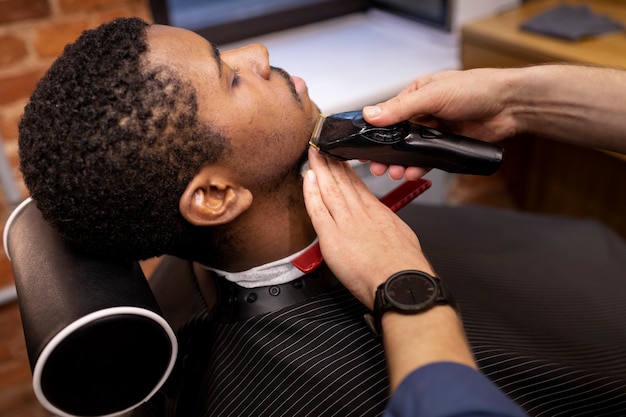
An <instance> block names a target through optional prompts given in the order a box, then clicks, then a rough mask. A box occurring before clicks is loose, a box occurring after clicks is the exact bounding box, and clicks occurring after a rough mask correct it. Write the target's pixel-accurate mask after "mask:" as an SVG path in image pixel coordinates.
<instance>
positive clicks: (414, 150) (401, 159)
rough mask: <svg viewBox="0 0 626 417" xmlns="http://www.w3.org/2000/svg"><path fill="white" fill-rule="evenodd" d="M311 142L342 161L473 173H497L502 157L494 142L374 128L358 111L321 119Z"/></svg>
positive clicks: (408, 127)
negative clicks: (370, 162) (371, 162)
mask: <svg viewBox="0 0 626 417" xmlns="http://www.w3.org/2000/svg"><path fill="white" fill-rule="evenodd" d="M309 144H310V145H311V146H312V147H314V148H315V149H317V150H319V151H320V152H321V153H323V154H326V155H328V156H331V157H334V158H336V159H339V160H343V161H345V160H349V159H363V160H370V161H376V162H381V163H384V164H388V165H403V166H407V167H408V166H418V167H424V168H437V169H441V170H443V171H447V172H453V173H460V174H474V175H491V174H493V173H495V172H496V171H497V170H498V168H500V164H501V163H502V155H503V149H502V148H501V147H500V146H497V145H494V144H492V143H487V142H483V141H480V140H477V139H472V138H468V137H465V136H460V135H455V134H452V133H445V132H441V131H439V130H436V129H433V128H430V127H426V126H422V125H417V124H412V123H409V122H402V123H398V124H395V125H392V126H386V127H377V126H373V125H371V124H369V123H367V122H366V121H365V120H364V119H363V116H362V114H361V112H360V111H351V112H345V113H338V114H334V115H331V116H327V117H326V116H324V115H320V119H319V120H318V122H317V125H316V126H315V129H314V130H313V134H312V135H311V140H310V141H309Z"/></svg>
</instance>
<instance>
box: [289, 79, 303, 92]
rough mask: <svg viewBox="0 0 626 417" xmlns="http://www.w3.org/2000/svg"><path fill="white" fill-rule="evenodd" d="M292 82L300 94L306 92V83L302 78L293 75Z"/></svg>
mask: <svg viewBox="0 0 626 417" xmlns="http://www.w3.org/2000/svg"><path fill="white" fill-rule="evenodd" d="M291 82H292V83H293V85H294V86H295V88H296V91H297V92H298V94H302V93H303V92H304V91H306V82H305V81H304V80H303V79H302V78H300V77H296V76H295V75H292V76H291Z"/></svg>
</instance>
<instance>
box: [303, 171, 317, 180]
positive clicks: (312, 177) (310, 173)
mask: <svg viewBox="0 0 626 417" xmlns="http://www.w3.org/2000/svg"><path fill="white" fill-rule="evenodd" d="M305 176H306V179H307V181H309V182H315V172H313V170H312V169H309V170H308V171H307V172H306V175H305Z"/></svg>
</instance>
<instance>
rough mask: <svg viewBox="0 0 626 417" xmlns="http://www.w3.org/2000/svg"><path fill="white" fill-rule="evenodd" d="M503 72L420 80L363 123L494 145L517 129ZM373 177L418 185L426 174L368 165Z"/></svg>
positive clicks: (368, 113)
mask: <svg viewBox="0 0 626 417" xmlns="http://www.w3.org/2000/svg"><path fill="white" fill-rule="evenodd" d="M506 73H507V71H506V70H493V69H474V70H467V71H443V72H439V73H435V74H432V75H428V76H424V77H420V78H418V79H416V80H415V81H413V82H412V83H411V84H409V85H408V86H407V87H406V88H405V89H404V90H402V91H401V92H400V93H399V94H398V95H397V96H396V97H393V98H391V99H389V100H387V101H386V102H383V103H380V104H377V105H375V106H367V107H365V108H364V109H363V117H364V118H365V120H366V121H367V122H368V123H370V124H373V125H375V126H388V125H391V124H394V123H398V122H401V121H405V120H409V121H411V122H413V123H417V124H423V125H426V126H430V127H434V128H436V129H441V130H445V131H449V132H453V133H457V134H460V135H464V136H469V137H472V138H477V139H482V140H485V141H488V142H495V141H498V140H500V139H503V138H506V137H511V136H514V135H515V134H516V133H517V131H519V128H518V127H517V126H516V121H515V119H514V117H513V114H512V113H513V112H512V111H511V107H510V106H508V105H506V104H505V103H507V101H506V99H507V98H508V97H509V95H510V94H509V93H510V91H511V86H510V85H509V84H510V83H509V82H508V81H509V80H510V78H509V77H506ZM370 171H371V172H372V174H374V175H377V176H380V175H383V174H384V173H385V172H387V171H388V175H389V177H390V178H392V179H396V180H397V179H401V178H402V177H404V178H405V179H407V180H416V179H418V178H420V177H421V176H423V175H424V174H425V173H426V172H427V170H425V169H423V168H420V167H402V166H397V165H392V166H388V165H385V164H381V163H379V162H370Z"/></svg>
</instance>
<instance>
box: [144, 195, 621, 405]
mask: <svg viewBox="0 0 626 417" xmlns="http://www.w3.org/2000/svg"><path fill="white" fill-rule="evenodd" d="M399 215H400V216H401V217H402V218H403V219H404V220H405V221H406V222H407V223H408V224H409V225H410V226H411V227H412V228H413V229H414V230H415V231H416V233H417V235H418V236H419V238H420V242H421V244H422V247H423V249H424V252H425V253H426V254H427V255H428V257H429V259H430V261H431V262H432V264H433V266H434V268H435V270H436V271H437V272H438V275H440V276H441V277H442V279H443V280H444V281H445V282H446V284H447V285H448V287H449V288H450V289H451V291H452V293H453V294H454V297H455V299H456V301H457V304H458V306H459V309H460V313H461V316H462V319H463V322H464V327H465V329H466V334H467V337H468V340H469V342H470V345H471V347H472V350H473V352H474V355H475V357H476V359H477V361H478V364H479V367H480V369H481V371H482V372H483V373H485V375H487V377H489V378H490V379H491V380H492V381H493V382H494V383H495V384H496V385H497V386H498V387H499V388H500V389H501V390H502V391H504V392H505V393H506V394H507V395H509V396H510V397H511V398H512V399H514V400H515V401H516V402H517V403H518V404H519V405H520V406H521V407H522V408H523V409H524V410H525V411H526V412H527V413H528V414H529V415H531V416H546V417H547V416H550V417H552V416H557V415H562V416H595V417H597V416H623V415H625V410H626V360H624V358H626V244H625V243H624V241H623V240H622V239H621V238H620V237H619V236H617V235H616V234H615V233H613V232H612V231H610V230H609V229H607V228H606V227H604V226H603V225H601V224H599V223H597V222H595V221H590V220H580V219H568V218H558V217H547V216H534V215H529V214H521V213H516V212H512V211H502V210H496V209H488V208H479V207H454V208H453V207H438V206H419V205H409V206H407V207H406V208H405V209H403V210H402V211H400V212H399ZM328 273H329V272H328V271H327V269H325V268H324V267H322V269H320V270H318V271H317V272H316V273H315V274H322V275H324V274H328ZM324 276H325V277H326V281H325V282H327V283H332V282H333V280H332V279H331V277H332V275H330V278H329V276H328V275H324ZM314 278H315V277H307V278H306V280H309V279H314ZM216 282H221V284H219V285H216V288H217V289H218V292H220V291H221V292H222V294H224V293H226V294H228V295H227V298H230V301H229V302H224V300H223V299H222V298H223V297H220V296H218V295H217V293H216V294H213V295H211V294H208V295H207V293H206V291H204V292H201V289H200V287H199V286H198V283H197V281H196V279H195V274H194V265H192V264H190V263H188V262H186V261H182V260H179V259H176V258H169V257H166V258H164V259H163V262H162V264H161V265H160V267H159V269H158V270H157V271H156V272H155V274H154V276H153V277H152V278H151V279H150V284H151V286H152V287H153V290H154V292H155V295H156V297H157V300H158V301H159V304H160V305H161V307H162V309H163V312H164V314H165V316H166V318H167V319H168V321H169V322H170V323H171V324H172V325H173V327H174V328H175V329H178V337H179V341H180V353H179V358H178V362H177V365H176V367H175V371H174V372H173V374H172V376H171V377H170V379H169V380H168V382H167V383H166V384H165V386H164V387H163V388H162V389H161V390H160V391H159V393H158V394H157V395H155V397H153V399H152V400H150V401H149V402H148V403H147V404H145V405H144V406H142V407H141V408H139V409H138V410H135V412H133V415H153V416H157V415H158V416H218V417H221V416H233V417H235V416H236V417H242V416H255V417H256V416H285V417H286V416H289V417H293V416H316V417H317V416H342V417H343V416H378V415H381V414H382V411H383V409H384V407H385V404H386V401H387V399H388V381H387V375H386V368H385V357H384V352H383V347H382V344H381V343H380V341H379V340H378V339H375V338H373V337H372V336H371V335H370V333H369V332H368V330H367V328H366V326H365V324H364V322H363V314H364V313H365V307H363V306H362V305H361V304H360V303H359V302H358V301H357V300H356V299H354V298H353V297H352V296H351V295H350V294H349V293H348V292H347V291H346V290H345V289H344V288H342V287H341V286H336V285H329V286H328V287H327V288H325V289H322V290H321V291H320V293H318V294H315V295H311V296H310V297H308V298H306V299H305V300H296V301H295V302H294V303H293V304H291V305H289V306H282V307H278V308H277V309H276V310H273V311H270V312H263V313H260V314H258V315H254V316H252V317H246V316H245V314H244V315H243V316H240V315H238V314H233V309H232V308H231V307H232V305H233V302H232V300H233V299H234V298H237V300H236V301H238V302H242V300H241V299H239V298H240V297H244V298H248V297H249V291H253V292H255V294H256V293H258V294H256V295H257V298H256V300H259V301H263V300H265V299H267V297H265V295H263V296H261V295H260V294H261V292H262V291H267V292H270V291H273V293H276V292H277V290H276V288H274V287H280V286H281V285H291V284H290V283H285V284H280V285H278V286H268V287H261V288H253V289H243V290H240V289H239V288H234V289H233V287H232V286H231V284H232V283H228V282H227V283H226V284H224V280H220V279H219V278H216ZM294 282H296V281H294ZM305 284H306V282H305ZM232 285H236V284H232ZM298 285H300V284H298ZM322 287H323V285H322ZM241 288H243V287H241ZM281 288H282V287H281ZM279 289H280V288H279ZM232 291H235V292H232ZM240 291H246V292H240ZM281 291H282V290H281ZM233 294H235V295H237V294H239V295H237V296H236V297H234V296H233ZM264 297H265V298H264ZM253 298H255V297H253V296H250V298H249V299H250V300H251V299H253ZM296 298H297V297H296ZM217 299H220V302H215V301H216V300H217ZM244 301H245V300H244ZM245 302H247V301H245ZM255 302H256V301H255ZM252 304H254V303H252ZM224 305H226V306H227V307H226V308H224ZM220 306H221V307H220ZM228 306H230V307H228Z"/></svg>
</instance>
